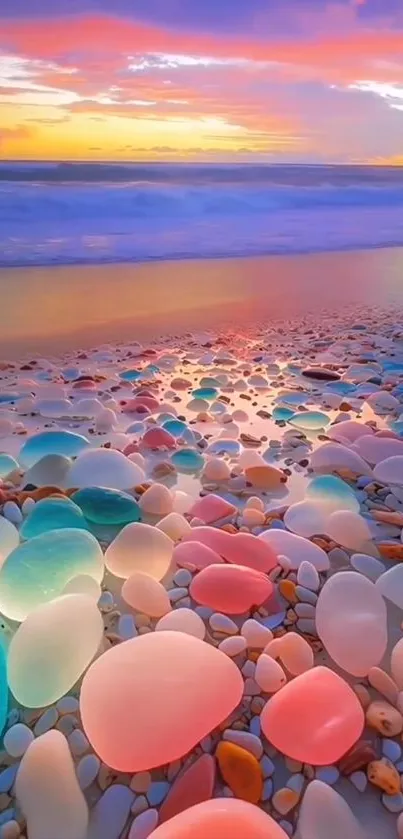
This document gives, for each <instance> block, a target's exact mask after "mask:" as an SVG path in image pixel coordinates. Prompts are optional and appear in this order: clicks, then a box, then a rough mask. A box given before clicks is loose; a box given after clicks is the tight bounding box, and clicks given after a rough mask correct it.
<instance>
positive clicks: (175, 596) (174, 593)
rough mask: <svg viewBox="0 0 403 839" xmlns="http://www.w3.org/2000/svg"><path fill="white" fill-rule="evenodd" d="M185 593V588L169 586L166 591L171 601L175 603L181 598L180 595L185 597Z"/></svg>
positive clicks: (186, 591)
mask: <svg viewBox="0 0 403 839" xmlns="http://www.w3.org/2000/svg"><path fill="white" fill-rule="evenodd" d="M187 593H188V590H187V588H171V589H170V591H168V597H169V599H170V601H171V603H176V602H177V601H178V600H182V597H186V596H187Z"/></svg>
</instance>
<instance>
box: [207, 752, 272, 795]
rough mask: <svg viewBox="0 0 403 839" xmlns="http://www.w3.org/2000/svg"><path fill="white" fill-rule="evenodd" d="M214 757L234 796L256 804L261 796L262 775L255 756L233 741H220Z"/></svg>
mask: <svg viewBox="0 0 403 839" xmlns="http://www.w3.org/2000/svg"><path fill="white" fill-rule="evenodd" d="M216 758H217V761H218V765H219V768H220V772H221V775H222V777H223V779H224V781H225V782H226V784H227V785H228V786H229V788H230V789H231V791H232V792H233V793H234V795H235V796H236V798H240V799H242V800H243V801H249V802H250V803H251V804H257V803H258V801H260V799H261V796H262V791H263V777H262V770H261V767H260V764H259V762H258V761H257V759H256V757H255V756H254V755H253V754H251V752H249V751H247V750H246V749H243V748H241V747H240V746H238V745H236V744H235V743H229V742H223V741H222V742H221V743H219V744H218V747H217V750H216Z"/></svg>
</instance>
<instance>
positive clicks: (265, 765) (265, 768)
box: [260, 755, 276, 778]
mask: <svg viewBox="0 0 403 839" xmlns="http://www.w3.org/2000/svg"><path fill="white" fill-rule="evenodd" d="M260 765H261V767H262V772H263V777H264V778H271V776H272V775H274V770H275V768H276V767H275V766H274V763H273V761H272V760H270V758H269V757H267V755H263V757H262V759H261V761H260Z"/></svg>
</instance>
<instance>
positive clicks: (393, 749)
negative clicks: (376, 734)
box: [382, 740, 402, 763]
mask: <svg viewBox="0 0 403 839" xmlns="http://www.w3.org/2000/svg"><path fill="white" fill-rule="evenodd" d="M382 754H383V755H384V756H385V757H387V758H388V760H391V761H392V763H397V762H398V761H399V760H400V758H401V756H402V750H401V747H400V746H399V743H396V742H395V740H382Z"/></svg>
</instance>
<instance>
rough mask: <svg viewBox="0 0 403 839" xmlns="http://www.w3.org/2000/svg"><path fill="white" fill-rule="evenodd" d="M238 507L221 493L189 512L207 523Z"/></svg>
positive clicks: (227, 514) (198, 504)
mask: <svg viewBox="0 0 403 839" xmlns="http://www.w3.org/2000/svg"><path fill="white" fill-rule="evenodd" d="M402 445H403V443H402ZM236 510H237V508H236V507H235V506H234V504H230V502H229V501H225V499H224V498H220V496H219V495H213V493H211V495H205V496H204V498H199V499H198V500H197V501H196V502H195V503H194V504H193V507H191V509H190V510H189V514H190V515H191V516H192V517H193V518H197V519H201V521H204V522H206V524H211V523H212V522H215V521H218V520H219V519H223V518H226V517H227V516H232V515H233V514H234V513H236Z"/></svg>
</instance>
